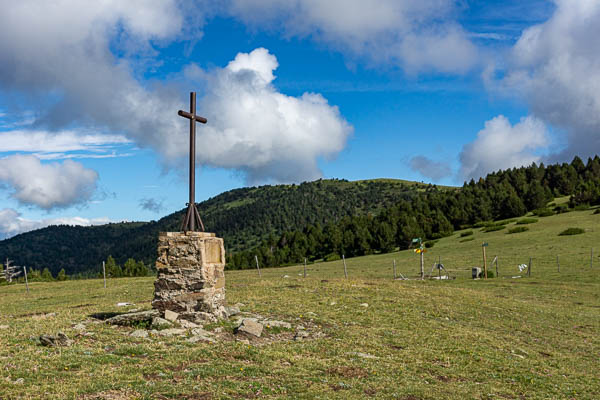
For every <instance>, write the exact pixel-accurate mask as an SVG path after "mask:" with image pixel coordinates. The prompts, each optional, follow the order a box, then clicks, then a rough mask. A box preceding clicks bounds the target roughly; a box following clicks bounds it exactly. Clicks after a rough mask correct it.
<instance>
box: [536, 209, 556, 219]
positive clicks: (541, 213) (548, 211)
mask: <svg viewBox="0 0 600 400" xmlns="http://www.w3.org/2000/svg"><path fill="white" fill-rule="evenodd" d="M533 214H535V215H537V216H538V217H549V216H551V215H554V211H552V210H551V209H549V208H538V209H537V210H534V211H533Z"/></svg>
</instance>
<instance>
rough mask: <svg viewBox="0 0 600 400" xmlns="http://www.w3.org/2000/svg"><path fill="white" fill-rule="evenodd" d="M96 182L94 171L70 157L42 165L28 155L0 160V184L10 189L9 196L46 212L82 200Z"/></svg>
mask: <svg viewBox="0 0 600 400" xmlns="http://www.w3.org/2000/svg"><path fill="white" fill-rule="evenodd" d="M97 181H98V173H97V172H96V171H94V170H92V169H88V168H85V167H84V166H83V165H82V164H80V163H78V162H75V161H72V160H65V161H64V162H62V163H58V162H55V163H50V164H42V163H41V162H40V160H39V159H38V158H37V157H34V156H31V155H13V156H9V157H6V158H2V159H0V183H3V184H4V185H7V186H9V187H10V188H12V190H13V192H12V194H11V197H13V198H14V199H16V200H17V201H18V202H19V203H20V204H23V205H28V206H37V207H39V208H42V209H44V210H48V211H49V210H52V209H58V208H66V207H70V206H73V205H77V204H82V203H85V202H86V201H88V200H89V199H90V198H91V197H92V195H93V193H94V191H95V190H96V185H97Z"/></svg>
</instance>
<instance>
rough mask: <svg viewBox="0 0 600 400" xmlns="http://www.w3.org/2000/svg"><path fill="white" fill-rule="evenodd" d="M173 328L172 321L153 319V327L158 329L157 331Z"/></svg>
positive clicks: (159, 318)
mask: <svg viewBox="0 0 600 400" xmlns="http://www.w3.org/2000/svg"><path fill="white" fill-rule="evenodd" d="M171 326H173V324H172V323H171V321H167V320H166V319H164V318H161V317H154V318H152V327H153V328H156V329H162V328H165V327H166V328H168V327H171Z"/></svg>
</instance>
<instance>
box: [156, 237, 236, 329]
mask: <svg viewBox="0 0 600 400" xmlns="http://www.w3.org/2000/svg"><path fill="white" fill-rule="evenodd" d="M156 268H157V270H158V278H157V279H156V281H155V282H154V300H152V307H153V308H154V309H156V310H158V311H159V312H160V313H161V314H162V315H163V316H164V315H165V311H167V310H168V311H172V312H174V313H177V314H175V318H180V319H186V320H188V321H192V322H203V321H207V320H208V321H210V320H216V319H218V318H225V317H227V313H226V310H225V273H224V269H225V247H224V246H223V239H221V238H218V237H215V234H214V233H206V232H185V233H184V232H161V233H160V234H159V236H158V258H157V260H156ZM168 314H169V316H171V318H172V317H173V315H174V314H172V313H168Z"/></svg>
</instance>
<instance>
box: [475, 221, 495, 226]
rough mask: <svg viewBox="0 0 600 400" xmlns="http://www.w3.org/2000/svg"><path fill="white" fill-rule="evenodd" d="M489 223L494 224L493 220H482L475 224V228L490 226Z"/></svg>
mask: <svg viewBox="0 0 600 400" xmlns="http://www.w3.org/2000/svg"><path fill="white" fill-rule="evenodd" d="M489 224H493V222H491V221H480V222H477V223H476V224H475V225H473V228H483V227H484V226H488V225H489Z"/></svg>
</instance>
